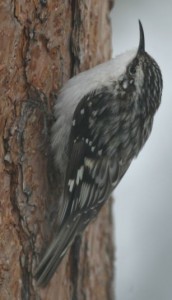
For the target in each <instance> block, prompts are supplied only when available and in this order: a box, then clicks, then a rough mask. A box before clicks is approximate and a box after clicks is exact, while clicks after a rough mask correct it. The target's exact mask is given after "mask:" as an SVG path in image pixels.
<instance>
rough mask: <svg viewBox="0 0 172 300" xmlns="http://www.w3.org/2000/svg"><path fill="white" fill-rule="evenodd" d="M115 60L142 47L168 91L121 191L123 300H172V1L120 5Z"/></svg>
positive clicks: (118, 228) (119, 285)
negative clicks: (141, 37) (142, 41)
mask: <svg viewBox="0 0 172 300" xmlns="http://www.w3.org/2000/svg"><path fill="white" fill-rule="evenodd" d="M111 17H112V26H113V49H114V51H113V56H116V55H117V54H119V53H121V52H124V51H126V50H128V49H131V48H135V47H136V46H137V45H138V43H139V27H138V19H140V20H141V21H142V24H143V27H144V32H145V39H146V50H147V52H148V53H149V54H151V55H152V56H153V57H154V58H155V59H156V61H157V62H158V64H159V65H160V67H161V70H162V73H163V81H164V89H163V97H162V105H161V107H160V109H159V111H158V112H157V114H156V116H155V122H154V126H153V131H152V134H151V137H150V139H149V141H148V142H147V144H146V146H145V147H144V149H143V150H142V152H141V153H140V155H139V157H138V158H137V159H136V160H135V161H134V162H133V163H132V166H131V167H130V169H129V171H128V172H127V174H126V175H125V176H124V178H123V180H122V182H121V183H120V185H119V186H118V187H117V189H116V191H115V198H116V202H115V205H114V213H115V223H116V224H115V239H116V246H117V250H116V262H115V264H116V282H115V285H116V296H117V300H171V299H172V1H171V0H166V1H157V0H144V1H142V0H130V1H126V0H116V3H115V6H114V9H113V11H112V14H111Z"/></svg>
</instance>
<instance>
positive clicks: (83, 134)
mask: <svg viewBox="0 0 172 300" xmlns="http://www.w3.org/2000/svg"><path fill="white" fill-rule="evenodd" d="M139 33H140V41H139V46H138V48H137V49H133V50H129V51H127V52H125V53H122V54H120V55H118V56H117V57H116V58H113V59H111V60H109V61H107V62H105V63H102V64H99V65H97V66H95V67H93V68H92V69H89V70H87V71H84V72H82V73H80V74H78V75H76V76H74V77H73V78H71V79H69V80H68V81H67V83H66V84H65V85H64V86H63V87H62V89H61V90H60V92H59V95H58V96H57V100H56V103H55V106H54V115H55V122H54V124H53V126H52V134H51V147H52V155H53V157H54V164H55V166H56V167H57V168H58V169H59V172H60V174H61V178H62V182H63V192H62V201H61V207H60V212H59V223H60V225H59V228H58V229H57V232H56V234H55V237H54V238H53V240H52V241H51V242H50V245H48V247H47V250H46V251H45V254H44V255H43V257H42V259H41V260H40V262H39V264H38V266H37V268H36V270H35V273H34V277H35V279H36V281H37V283H38V285H41V286H45V285H47V284H48V282H49V281H50V279H51V277H52V276H53V274H54V272H55V271H56V269H57V267H58V266H59V264H60V263H61V261H62V259H63V257H64V256H65V254H66V253H67V251H68V250H69V249H70V246H71V245H72V243H73V242H74V240H75V238H76V236H78V235H80V234H82V233H83V231H84V229H85V228H86V227H87V225H88V224H89V223H90V222H91V221H92V220H93V219H95V218H96V216H97V215H98V213H99V211H100V209H101V208H102V206H103V205H104V203H105V202H106V200H107V199H108V198H109V196H110V194H111V193H112V191H113V190H114V189H115V188H116V186H117V185H118V184H119V182H120V181H121V179H122V177H123V176H124V174H125V173H126V171H127V170H128V168H129V166H130V164H131V162H132V160H133V159H134V158H135V157H137V155H138V154H139V152H140V150H141V149H142V148H143V146H144V144H145V143H146V141H147V139H148V137H149V135H150V133H151V130H152V125H153V119H154V115H155V113H156V111H157V109H158V108H159V105H160V103H161V97H162V88H163V80H162V74H161V70H160V68H159V66H158V64H157V62H156V61H155V60H154V59H153V58H152V57H151V56H150V55H149V54H148V53H147V52H146V50H145V38H144V30H143V26H142V24H141V21H140V20H139Z"/></svg>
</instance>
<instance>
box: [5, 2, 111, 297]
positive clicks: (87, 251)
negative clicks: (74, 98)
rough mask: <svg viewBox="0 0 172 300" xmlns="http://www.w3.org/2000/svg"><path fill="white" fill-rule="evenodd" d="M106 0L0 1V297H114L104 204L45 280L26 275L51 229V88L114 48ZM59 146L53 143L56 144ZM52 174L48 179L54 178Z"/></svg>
mask: <svg viewBox="0 0 172 300" xmlns="http://www.w3.org/2000/svg"><path fill="white" fill-rule="evenodd" d="M111 6H112V1H110V0H73V1H72V0H71V1H70V0H68V1H67V0H56V1H55V0H49V1H48V0H47V1H46V0H40V1H38V0H29V1H28V0H5V1H2V0H1V1H0V20H1V21H0V191H1V192H0V193H1V198H0V226H1V229H0V299H1V300H13V299H22V300H23V299H24V300H30V299H43V300H44V299H47V300H49V299H50V300H55V299H57V300H69V299H71V300H98V299H99V300H106V299H107V300H111V299H113V295H112V294H113V293H112V277H113V276H112V273H113V243H112V222H111V203H110V202H109V203H108V204H107V205H105V206H104V207H103V209H102V210H101V212H100V214H99V216H98V218H97V220H96V221H95V222H93V223H92V224H90V226H88V228H87V230H86V231H85V233H84V234H83V238H82V240H81V239H79V238H78V239H77V240H76V241H75V243H74V245H73V247H72V249H71V251H69V253H68V254H67V255H66V257H65V258H64V260H63V262H62V263H61V265H60V267H59V268H58V270H57V271H56V273H55V275H54V276H53V278H52V280H51V282H50V283H49V284H48V286H47V287H45V288H40V287H38V286H37V285H36V282H35V280H34V278H33V276H32V272H33V270H34V268H35V266H36V264H37V262H38V260H39V257H40V255H41V253H42V251H43V249H44V248H45V247H46V245H47V244H48V241H49V240H50V239H51V232H52V231H53V230H55V219H56V209H57V203H58V193H59V189H60V187H59V186H58V179H54V178H56V176H55V175H54V174H53V172H52V168H51V165H52V162H51V159H50V154H51V153H50V150H49V148H50V147H49V145H50V141H49V132H50V131H49V129H50V127H51V124H52V122H53V119H52V118H51V113H52V107H53V102H54V97H53V95H54V93H57V92H58V90H59V88H60V87H61V86H62V85H63V84H64V83H65V82H66V81H67V79H69V78H70V77H71V76H73V75H75V74H76V73H78V72H81V71H83V70H85V69H89V68H91V67H93V66H94V65H96V64H98V63H100V62H103V61H106V60H107V59H109V58H110V55H111V27H110V20H109V12H110V9H111ZM59 147H60V145H59ZM54 182H55V184H54Z"/></svg>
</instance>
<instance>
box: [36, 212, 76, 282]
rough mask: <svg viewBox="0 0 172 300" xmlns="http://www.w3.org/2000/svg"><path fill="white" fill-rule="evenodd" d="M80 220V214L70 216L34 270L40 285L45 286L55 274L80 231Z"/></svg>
mask: <svg viewBox="0 0 172 300" xmlns="http://www.w3.org/2000/svg"><path fill="white" fill-rule="evenodd" d="M79 222H80V215H78V216H76V217H74V218H70V219H69V220H68V221H66V223H65V224H63V226H62V227H61V229H60V230H59V232H58V234H57V236H56V237H55V238H54V239H53V240H52V242H51V244H50V246H49V248H48V249H47V251H46V252H45V254H44V256H43V258H42V259H41V261H40V262H39V264H38V267H37V268H36V270H35V272H34V278H35V279H36V281H37V283H38V285H40V286H45V285H46V284H47V283H48V282H49V280H50V279H51V277H52V276H53V274H54V272H55V271H56V269H57V267H58V265H59V264H60V262H61V260H62V259H63V257H64V255H65V254H66V252H67V250H68V249H69V247H70V246H71V245H72V243H73V241H74V239H75V237H76V235H77V233H78V229H79V227H80V226H79Z"/></svg>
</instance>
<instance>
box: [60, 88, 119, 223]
mask: <svg viewBox="0 0 172 300" xmlns="http://www.w3.org/2000/svg"><path fill="white" fill-rule="evenodd" d="M105 95H106V96H105ZM110 101H114V96H113V95H112V94H111V93H109V92H107V91H106V93H105V92H104V91H99V92H97V93H94V94H91V95H90V94H88V95H87V96H85V97H84V98H83V99H82V100H81V102H80V103H79V105H78V106H77V108H76V110H75V113H74V116H73V121H72V129H71V133H70V140H69V163H68V168H67V174H66V183H65V191H64V200H63V205H62V209H61V212H60V218H61V223H63V222H65V220H66V219H67V218H68V217H70V216H71V215H75V213H77V212H80V211H83V213H85V215H90V217H91V215H94V212H95V211H97V212H98V208H99V207H101V206H102V204H103V203H104V201H105V200H106V199H107V198H108V196H109V195H110V193H111V191H112V190H113V188H114V187H115V186H116V185H117V184H118V182H119V178H120V177H121V165H119V163H118V159H117V157H116V153H115V149H114V151H113V153H114V155H112V156H111V157H109V156H108V155H107V149H106V148H107V147H108V142H109V140H110V139H111V138H112V136H113V131H112V130H111V128H110V126H109V124H108V122H109V121H110V120H111V118H112V117H113V118H114V115H113V114H112V111H111V106H110V103H108V102H110ZM108 128H109V130H108ZM87 219H88V218H87ZM88 221H89V220H88Z"/></svg>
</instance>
